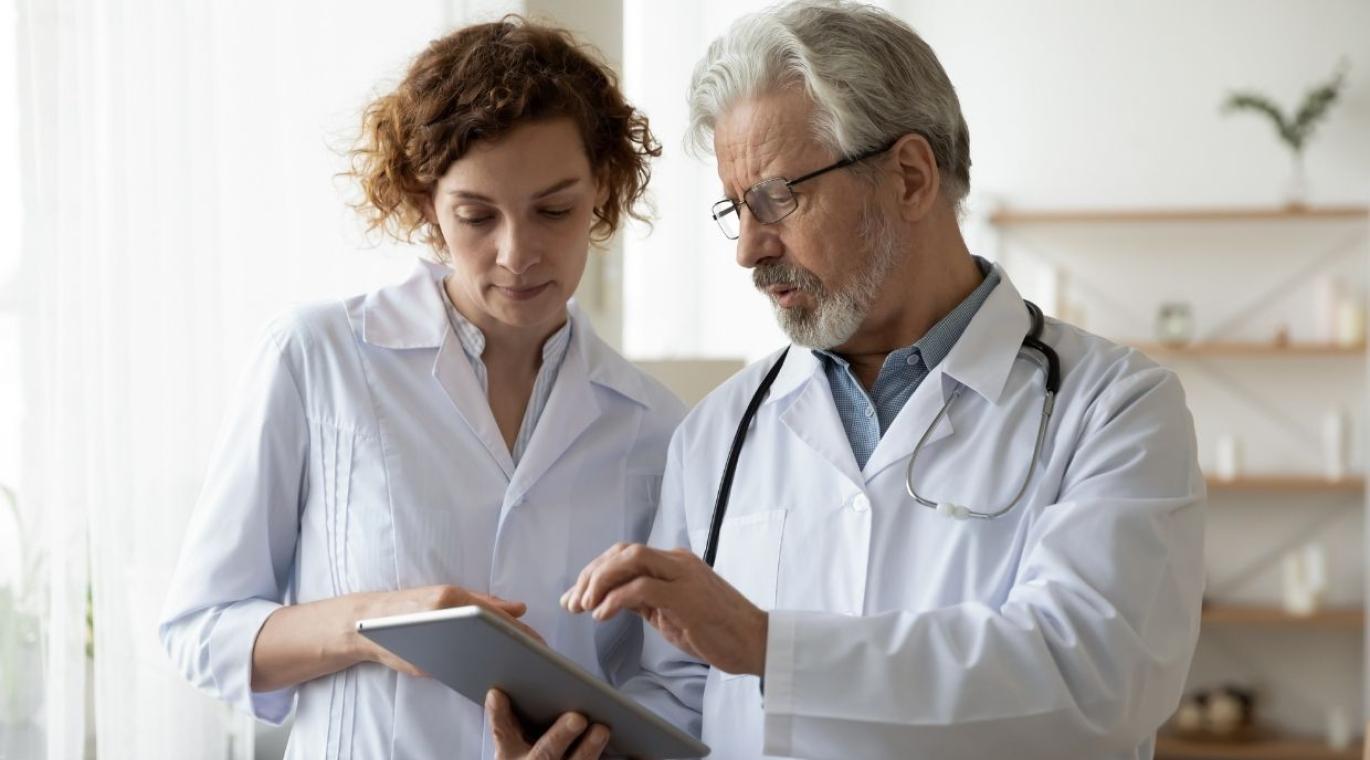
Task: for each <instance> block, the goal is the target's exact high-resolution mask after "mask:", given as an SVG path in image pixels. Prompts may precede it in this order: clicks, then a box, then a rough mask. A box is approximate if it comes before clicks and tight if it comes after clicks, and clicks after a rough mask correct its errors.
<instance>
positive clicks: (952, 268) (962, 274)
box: [833, 238, 985, 390]
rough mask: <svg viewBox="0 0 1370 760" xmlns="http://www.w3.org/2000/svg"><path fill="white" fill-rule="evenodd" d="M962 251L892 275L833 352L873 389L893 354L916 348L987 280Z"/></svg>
mask: <svg viewBox="0 0 1370 760" xmlns="http://www.w3.org/2000/svg"><path fill="white" fill-rule="evenodd" d="M957 242H958V243H959V242H960V241H959V238H958V241H957ZM959 248H960V250H959V251H955V252H953V253H949V254H947V255H944V256H940V257H937V258H935V259H934V260H933V261H931V262H928V263H927V264H925V265H923V266H919V267H915V266H913V264H915V263H916V262H914V261H909V266H905V267H900V268H898V269H896V270H895V271H894V272H892V273H891V276H890V278H889V281H888V282H887V283H886V284H885V287H884V290H883V291H881V293H880V295H879V296H877V297H876V301H875V303H874V304H872V306H871V311H870V314H869V315H867V317H866V321H865V322H864V323H863V324H862V325H861V328H860V329H859V330H857V332H856V334H855V335H853V336H852V337H851V338H850V339H848V340H847V342H846V343H843V344H842V345H841V346H838V347H836V348H834V349H833V353H836V354H838V355H839V356H841V357H842V358H843V359H846V360H847V362H848V363H850V364H851V370H852V373H853V374H855V375H856V378H857V380H859V381H860V382H861V385H862V386H864V387H865V388H866V389H867V390H869V389H870V388H871V387H872V386H874V385H875V381H876V379H877V378H878V377H879V376H880V369H881V367H883V366H884V364H885V357H887V356H889V354H890V352H892V351H896V350H898V349H900V348H904V347H906V346H910V345H912V344H914V343H916V342H917V341H918V340H919V339H920V338H922V337H923V336H924V335H926V334H927V333H928V331H929V330H931V329H932V328H933V326H934V325H936V324H937V323H938V322H940V321H941V320H942V318H943V317H945V316H946V315H947V314H949V313H951V311H952V309H955V308H956V307H957V305H959V304H960V303H961V302H962V301H964V300H966V298H967V297H969V296H970V294H971V293H972V292H973V291H974V290H975V289H976V288H977V287H979V285H980V283H981V282H983V281H984V279H985V276H984V273H982V272H981V271H980V267H979V266H978V265H977V264H976V263H975V259H974V258H972V257H971V255H970V252H969V251H968V250H966V248H965V245H964V244H961V245H960V246H959ZM913 258H914V257H909V259H913Z"/></svg>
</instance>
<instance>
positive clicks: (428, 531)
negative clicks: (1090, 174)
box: [161, 262, 685, 760]
mask: <svg viewBox="0 0 1370 760" xmlns="http://www.w3.org/2000/svg"><path fill="white" fill-rule="evenodd" d="M447 272H448V270H447V269H446V268H445V267H441V266H438V265H436V264H429V263H426V262H425V263H423V264H421V265H420V267H419V268H418V270H417V271H416V272H415V273H414V275H413V276H412V277H410V278H409V279H408V280H407V281H405V282H404V283H403V284H399V285H397V286H394V287H386V288H382V289H380V290H377V291H375V292H372V293H369V294H366V295H363V296H358V297H356V298H352V299H349V300H346V301H343V302H334V303H330V304H325V305H320V306H315V307H307V308H304V309H300V310H298V311H296V312H294V313H293V314H290V315H288V316H287V317H285V318H284V319H282V320H280V321H278V322H277V323H276V324H275V325H274V326H273V327H272V328H271V329H270V331H269V335H268V337H267V340H266V341H265V342H264V344H263V346H262V348H261V351H260V352H259V354H258V355H257V357H256V360H255V361H254V363H253V364H252V366H251V369H250V371H249V373H248V377H247V384H246V389H245V390H246V393H245V396H244V397H243V399H242V401H241V403H240V404H239V405H238V406H237V407H236V408H234V409H233V410H232V411H231V413H230V415H229V417H228V421H227V428H226V431H225V434H224V437H223V438H222V440H221V442H220V444H219V446H218V450H217V453H216V454H215V456H214V459H213V463H212V465H211V467H210V472H209V476H208V478H207V480H206V482H205V486H204V490H203V493H202V495H201V498H200V503H199V505H198V506H197V508H196V512H195V515H194V517H193V519H192V521H191V525H190V528H189V530H188V532H187V537H186V543H185V546H184V548H183V551H182V556H181V561H180V565H179V567H178V568H177V571H176V576H175V579H174V581H173V584H172V589H171V592H170V595H169V597H168V599H167V602H166V607H165V611H164V618H163V620H164V622H163V623H162V625H161V635H162V639H163V642H164V643H165V646H166V648H167V651H168V652H169V654H170V655H171V658H172V660H173V661H174V662H175V664H176V665H177V667H178V668H179V669H180V671H181V672H182V673H184V674H185V676H186V678H188V679H189V680H190V681H191V682H192V683H193V684H195V685H196V686H198V687H200V688H202V689H204V690H205V691H207V692H209V693H210V694H213V695H214V696H216V697H218V698H220V699H223V700H225V701H228V702H230V703H232V704H234V705H236V706H238V707H240V708H242V709H244V710H246V711H249V712H250V713H251V714H253V715H254V716H256V717H258V718H259V719H262V720H265V721H268V722H272V723H279V722H281V721H282V720H284V719H285V718H286V716H287V714H288V713H289V712H290V710H291V706H292V703H294V704H295V705H296V718H295V724H294V728H293V731H292V734H291V737H290V745H289V751H288V752H287V755H288V757H292V758H305V757H307V758H319V757H328V758H367V759H368V760H369V759H370V758H432V757H443V758H476V757H481V756H482V755H483V756H485V757H489V756H491V754H492V749H493V748H492V747H491V746H490V745H489V741H488V735H487V732H485V731H484V730H483V723H484V720H483V718H484V716H483V713H482V710H481V707H480V706H478V705H476V704H474V703H472V702H469V701H467V700H466V699H465V698H463V697H461V696H459V695H458V694H456V693H455V692H453V691H451V690H449V689H448V688H447V687H445V686H443V685H442V684H441V683H438V682H437V681H435V680H432V679H426V678H411V677H408V676H402V675H399V674H397V673H396V672H394V671H392V670H390V669H388V668H385V667H383V666H381V665H378V664H370V663H368V664H362V665H358V666H355V667H352V668H348V669H347V670H344V671H341V672H339V673H336V674H334V675H331V676H326V677H323V678H319V679H316V680H313V681H310V682H308V683H305V684H303V685H301V686H300V687H299V688H298V689H286V690H282V691H277V692H272V693H265V694H253V693H251V691H250V688H249V683H250V673H251V651H252V646H253V642H254V640H255V637H256V633H257V631H258V629H259V628H260V627H261V625H262V622H263V621H264V620H265V619H266V617H267V616H268V615H269V614H271V612H272V611H273V610H275V609H276V608H277V607H279V606H280V605H281V604H282V603H290V602H292V601H295V602H309V601H313V600H318V599H325V598H330V597H335V596H339V595H342V594H347V593H351V592H358V591H384V590H393V589H402V588H409V587H414V586H424V585H428V584H456V585H460V586H464V587H467V588H470V589H474V590H476V591H481V592H487V593H491V594H496V595H498V596H501V597H503V598H506V599H511V600H518V601H522V602H526V603H527V604H528V612H527V614H526V615H525V616H524V618H523V619H524V620H525V621H526V622H527V623H528V624H529V625H531V626H532V627H533V628H534V629H536V630H537V631H538V632H539V633H541V634H542V636H543V637H545V638H546V640H547V642H548V643H549V644H551V645H552V646H553V647H554V648H556V649H557V650H558V651H560V652H562V653H563V654H565V655H567V656H569V657H570V658H572V659H573V660H575V661H576V662H578V663H579V664H581V665H582V666H584V667H586V668H588V669H589V670H590V671H591V672H593V673H596V674H598V675H600V676H601V677H604V678H606V679H609V680H611V681H615V682H620V681H622V680H624V679H625V678H627V677H628V676H629V675H631V674H632V673H634V672H636V671H637V666H638V661H639V659H640V651H641V626H640V625H639V623H638V621H637V620H636V619H634V618H632V617H631V616H624V617H623V618H622V619H621V620H617V621H611V622H610V623H608V624H596V623H595V622H594V620H593V619H591V618H590V616H588V615H580V616H571V615H569V614H567V613H565V612H564V611H562V610H561V609H560V608H559V607H558V605H557V600H558V597H559V596H560V595H561V593H562V592H563V591H565V590H566V589H567V588H570V586H571V584H572V583H573V582H574V581H575V579H576V576H577V575H578V574H579V572H580V570H581V568H582V567H584V566H585V564H586V563H588V562H589V561H590V560H591V559H593V558H594V557H595V556H597V555H598V554H599V553H600V552H602V551H603V550H604V549H606V548H608V547H609V546H610V545H611V544H613V543H614V542H616V541H622V540H630V541H631V540H644V539H645V538H646V537H647V534H648V531H649V529H650V526H651V522H652V518H653V516H654V514H655V510H656V502H657V496H658V493H659V491H660V479H661V472H662V467H663V463H664V460H665V455H666V447H667V444H668V442H669V439H670V435H671V432H672V431H673V430H674V428H675V426H676V424H677V423H678V422H679V420H680V418H681V417H682V416H683V415H684V411H685V409H684V406H683V405H682V404H681V403H680V401H679V400H678V399H677V398H676V397H675V396H673V395H672V394H671V393H670V392H669V391H667V390H666V389H665V388H664V387H663V386H661V385H660V384H658V383H656V382H655V381H653V380H651V379H649V378H648V377H647V376H646V375H644V374H643V373H642V372H641V371H639V370H637V369H636V368H634V367H633V366H632V365H630V364H629V363H628V362H627V361H626V360H624V359H623V358H622V357H621V356H619V355H618V354H617V353H615V352H614V351H612V350H611V349H610V348H609V347H607V346H606V345H604V344H603V343H602V342H601V341H600V340H599V338H597V337H596V336H595V334H594V331H593V329H592V328H591V326H590V323H589V321H588V320H587V319H586V318H585V317H584V316H583V315H582V314H581V313H579V311H578V310H576V309H575V308H574V306H572V310H571V319H572V320H573V326H572V338H571V345H570V347H569V349H568V351H567V354H566V358H565V360H564V362H563V364H562V366H561V369H560V372H559V373H558V375H557V378H556V382H555V384H554V386H553V390H552V392H551V396H550V398H549V400H548V404H547V407H546V409H545V411H544V412H543V414H542V416H541V418H540V420H539V421H538V423H537V428H536V430H535V432H534V434H533V436H532V439H531V441H530V443H529V445H528V449H527V451H526V452H525V453H524V455H523V457H522V458H521V459H520V461H519V464H518V466H517V467H515V466H514V464H513V462H512V460H511V458H510V456H509V452H508V449H507V447H506V446H505V443H504V441H503V439H502V438H501V436H500V432H499V429H498V427H497V426H496V423H495V420H494V417H493V415H492V414H491V412H490V408H489V404H488V401H487V398H486V396H485V394H484V393H483V392H482V390H481V388H480V385H479V383H478V381H477V379H476V375H475V373H474V371H473V369H472V367H471V364H470V362H469V360H468V359H467V357H466V355H465V354H464V353H463V351H462V347H461V345H460V341H459V338H458V336H457V335H456V334H455V333H454V332H453V331H452V330H451V328H450V323H449V321H448V318H447V315H446V313H445V311H444V306H443V300H442V294H441V292H440V290H439V287H440V284H439V280H440V279H441V277H442V276H443V275H444V274H446V273H447ZM483 742H484V748H483Z"/></svg>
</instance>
